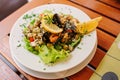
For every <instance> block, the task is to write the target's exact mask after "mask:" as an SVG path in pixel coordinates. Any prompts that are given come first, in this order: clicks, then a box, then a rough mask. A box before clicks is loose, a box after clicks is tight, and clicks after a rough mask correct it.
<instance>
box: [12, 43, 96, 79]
mask: <svg viewBox="0 0 120 80" xmlns="http://www.w3.org/2000/svg"><path fill="white" fill-rule="evenodd" d="M96 48H97V42H96V45H95V47H94V49H93V51H92V52H91V53H90V55H89V56H88V58H86V59H85V60H84V61H83V62H82V63H80V64H79V65H77V66H75V67H74V68H71V69H70V70H66V71H63V72H57V73H41V72H37V71H33V70H31V69H29V68H27V67H25V66H23V65H22V64H20V63H19V62H18V61H17V60H16V58H15V57H14V56H12V58H13V60H14V61H15V63H16V64H17V65H18V67H19V68H20V69H22V70H23V71H24V72H26V73H27V74H29V75H31V76H34V77H37V78H42V79H59V78H65V77H68V76H71V75H73V74H75V73H77V72H79V71H80V70H81V69H83V68H84V67H85V66H86V65H87V64H88V63H89V62H90V61H91V59H92V58H93V56H94V54H95V52H96Z"/></svg>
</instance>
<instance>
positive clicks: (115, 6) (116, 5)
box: [99, 0, 120, 9]
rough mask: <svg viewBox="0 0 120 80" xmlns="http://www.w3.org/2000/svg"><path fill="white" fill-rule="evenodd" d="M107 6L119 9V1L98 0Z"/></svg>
mask: <svg viewBox="0 0 120 80" xmlns="http://www.w3.org/2000/svg"><path fill="white" fill-rule="evenodd" d="M99 1H101V2H103V3H105V4H107V5H109V6H112V7H114V8H117V9H120V0H99Z"/></svg>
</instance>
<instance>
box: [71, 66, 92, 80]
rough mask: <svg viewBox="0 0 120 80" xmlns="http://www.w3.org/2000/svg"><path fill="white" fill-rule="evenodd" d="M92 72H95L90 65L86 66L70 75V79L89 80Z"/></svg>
mask: <svg viewBox="0 0 120 80" xmlns="http://www.w3.org/2000/svg"><path fill="white" fill-rule="evenodd" d="M92 74H93V71H92V70H90V69H89V68H88V67H85V68H84V69H82V70H81V71H80V72H78V73H76V74H74V75H72V76H70V77H69V79H70V80H88V79H89V78H90V77H91V75H92Z"/></svg>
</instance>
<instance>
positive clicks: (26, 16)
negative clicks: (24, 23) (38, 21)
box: [23, 14, 32, 19]
mask: <svg viewBox="0 0 120 80" xmlns="http://www.w3.org/2000/svg"><path fill="white" fill-rule="evenodd" d="M29 18H32V16H31V15H28V14H26V15H24V17H23V19H29Z"/></svg>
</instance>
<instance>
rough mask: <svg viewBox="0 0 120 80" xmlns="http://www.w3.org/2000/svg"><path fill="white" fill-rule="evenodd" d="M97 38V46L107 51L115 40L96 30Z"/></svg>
mask: <svg viewBox="0 0 120 80" xmlns="http://www.w3.org/2000/svg"><path fill="white" fill-rule="evenodd" d="M97 37H98V45H99V46H101V47H102V48H104V49H105V50H108V49H109V48H110V46H111V45H112V43H113V41H114V40H115V38H114V37H112V36H110V35H109V34H107V33H105V32H103V31H101V30H99V29H97Z"/></svg>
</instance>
